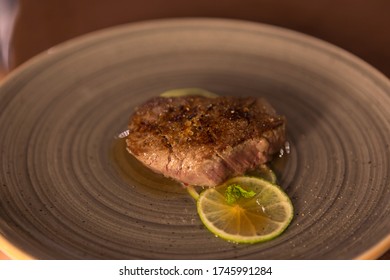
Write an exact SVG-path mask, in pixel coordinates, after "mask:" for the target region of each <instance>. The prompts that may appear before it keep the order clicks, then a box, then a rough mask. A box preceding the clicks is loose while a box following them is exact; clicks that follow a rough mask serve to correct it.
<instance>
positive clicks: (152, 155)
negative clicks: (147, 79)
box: [126, 96, 286, 187]
mask: <svg viewBox="0 0 390 280" xmlns="http://www.w3.org/2000/svg"><path fill="white" fill-rule="evenodd" d="M285 123H286V121H285V118H284V117H283V116H279V115H277V114H276V113H275V110H274V109H273V108H272V107H271V105H270V104H269V103H268V102H267V101H266V100H264V99H262V98H254V97H248V98H236V97H217V98H208V97H201V96H184V97H175V98H165V97H155V98H152V99H150V100H148V101H147V102H146V103H144V104H142V105H141V106H139V107H138V108H137V110H136V111H135V113H134V114H133V115H132V116H131V118H130V121H129V135H128V136H127V139H126V144H127V150H128V151H129V152H130V153H131V154H132V155H133V156H134V157H135V158H137V159H138V160H139V161H140V162H142V163H143V164H144V165H145V166H147V167H148V168H150V169H152V170H153V171H154V172H157V173H160V174H163V175H164V176H166V177H170V178H172V179H175V180H177V181H179V182H182V183H184V184H189V185H196V186H204V187H213V186H216V185H218V184H221V183H222V182H224V181H225V180H227V179H228V178H231V177H234V176H239V175H243V174H244V173H246V172H247V171H250V170H253V169H255V168H256V167H258V166H259V165H261V164H264V163H266V162H268V161H270V160H271V159H272V157H273V155H274V154H276V153H278V152H279V151H280V149H282V148H283V146H284V143H285V140H286V139H285Z"/></svg>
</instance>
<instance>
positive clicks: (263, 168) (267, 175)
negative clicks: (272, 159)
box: [246, 164, 277, 184]
mask: <svg viewBox="0 0 390 280" xmlns="http://www.w3.org/2000/svg"><path fill="white" fill-rule="evenodd" d="M246 175H248V176H251V177H252V176H253V177H259V178H262V179H264V180H266V181H268V182H270V183H273V184H276V182H277V179H276V175H275V172H273V171H272V169H271V168H269V167H268V165H266V164H262V165H260V166H259V167H258V168H257V169H255V170H253V171H250V172H248V173H247V174H246Z"/></svg>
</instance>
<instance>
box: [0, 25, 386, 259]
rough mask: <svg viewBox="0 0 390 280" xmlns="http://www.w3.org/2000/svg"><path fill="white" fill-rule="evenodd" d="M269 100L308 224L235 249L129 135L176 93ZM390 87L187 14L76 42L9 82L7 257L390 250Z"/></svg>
mask: <svg viewBox="0 0 390 280" xmlns="http://www.w3.org/2000/svg"><path fill="white" fill-rule="evenodd" d="M181 87H200V88H204V89H207V90H209V91H212V92H215V93H218V94H220V95H234V96H262V97H265V98H266V99H268V101H269V102H270V103H271V104H272V105H273V106H274V107H275V108H276V110H277V111H278V112H279V113H280V114H282V115H285V116H286V118H287V126H288V131H287V133H288V140H289V143H290V145H291V153H290V155H289V156H288V157H287V158H286V160H285V161H284V162H283V164H279V165H278V166H276V167H275V168H276V169H277V173H278V178H279V182H280V185H281V186H282V187H283V188H284V189H285V191H286V192H287V193H288V195H289V196H290V197H291V199H292V202H293V204H294V207H295V215H294V219H293V221H292V223H291V225H290V226H289V228H288V229H287V230H286V231H285V232H284V233H283V234H282V235H281V236H280V237H278V238H276V239H274V240H272V241H269V242H266V243H260V244H255V245H239V244H233V243H228V242H226V241H223V240H221V239H219V238H216V237H214V236H213V235H212V234H211V233H210V232H208V231H207V230H206V229H205V228H204V226H203V225H202V224H201V222H200V220H199V218H198V216H197V213H196V207H195V203H194V201H193V199H192V198H191V197H190V196H189V195H188V194H187V193H186V191H185V190H184V189H183V188H181V187H180V186H179V185H178V184H173V183H172V182H171V181H169V180H167V179H164V178H163V177H161V176H157V175H154V174H152V173H151V172H149V171H148V170H146V169H145V168H143V167H142V166H141V165H139V164H138V163H137V162H135V161H133V160H132V159H131V158H130V157H129V156H128V155H127V154H126V152H125V151H124V149H123V148H124V147H123V142H121V141H120V140H118V139H115V136H116V135H117V134H118V133H119V132H121V131H122V130H125V129H126V126H127V121H128V119H129V116H130V115H131V113H132V112H133V111H134V109H135V107H136V106H137V105H139V104H141V103H143V102H144V101H146V100H147V99H149V98H151V97H153V96H156V95H159V94H160V93H161V92H163V91H165V90H169V89H172V88H181ZM389 92H390V83H389V81H388V80H387V79H386V78H385V77H384V76H383V75H382V74H380V73H379V72H377V71H376V70H375V69H373V68H372V67H370V66H369V65H367V64H366V63H365V62H363V61H361V60H360V59H358V58H356V57H354V56H353V55H351V54H349V53H347V52H346V51H343V50H341V49H339V48H337V47H335V46H332V45H330V44H328V43H325V42H323V41H320V40H317V39H314V38H311V37H309V36H306V35H303V34H299V33H297V32H293V31H289V30H285V29H281V28H277V27H272V26H267V25H262V24H255V23H250V22H241V21H233V20H218V19H174V20H160V21H151V22H144V23H137V24H131V25H125V26H120V27H116V28H113V29H108V30H104V31H100V32H97V33H93V34H91V35H87V36H85V37H82V38H78V39H75V40H72V41H70V42H67V43H64V44H62V45H60V46H58V47H55V48H53V49H50V50H49V51H47V52H46V53H44V54H42V55H39V56H38V57H36V58H34V59H33V60H31V61H30V62H28V63H27V64H25V65H24V66H22V67H20V69H18V70H17V71H15V72H14V73H13V74H11V75H10V76H9V77H8V78H7V79H6V80H5V81H4V82H3V83H2V85H1V87H0V101H1V102H0V147H1V165H0V180H1V184H0V233H1V234H0V236H1V238H0V247H1V248H3V249H4V250H5V251H6V253H8V254H9V255H10V256H11V257H13V258H37V259H234V258H239V259H352V258H375V257H377V256H379V255H380V254H381V253H383V252H385V251H386V250H387V249H389V247H390V238H389V234H390V218H389V217H390V203H389V201H390V176H389V174H390V146H389V145H390V141H389V139H390V122H389V121H390V110H389V108H390V95H389Z"/></svg>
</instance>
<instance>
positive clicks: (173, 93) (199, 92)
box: [160, 88, 218, 98]
mask: <svg viewBox="0 0 390 280" xmlns="http://www.w3.org/2000/svg"><path fill="white" fill-rule="evenodd" d="M190 95H194V96H204V97H209V98H215V97H218V95H217V94H215V93H213V92H210V91H207V90H204V89H201V88H178V89H172V90H168V91H165V92H163V93H161V94H160V96H161V97H170V98H172V97H182V96H190Z"/></svg>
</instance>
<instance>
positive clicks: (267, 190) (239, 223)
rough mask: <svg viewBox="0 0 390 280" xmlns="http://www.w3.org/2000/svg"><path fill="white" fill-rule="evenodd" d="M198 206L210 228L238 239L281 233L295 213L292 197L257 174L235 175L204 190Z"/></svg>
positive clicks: (258, 238)
mask: <svg viewBox="0 0 390 280" xmlns="http://www.w3.org/2000/svg"><path fill="white" fill-rule="evenodd" d="M232 190H235V191H234V192H232ZM232 194H233V196H232ZM232 197H233V199H232ZM197 210H198V214H199V217H200V219H201V221H202V222H203V224H204V225H205V226H206V228H207V229H208V230H210V231H211V232H212V233H213V234H215V235H216V236H218V237H221V238H223V239H225V240H229V241H233V242H237V243H257V242H263V241H267V240H270V239H273V238H275V237H277V236H278V235H280V234H281V233H282V232H283V231H284V230H285V229H286V228H287V226H288V225H289V224H290V222H291V220H292V218H293V213H294V210H293V206H292V203H291V200H290V199H289V197H288V196H287V194H286V193H285V192H284V191H283V190H282V189H281V188H280V187H279V186H277V185H275V184H272V183H270V182H268V181H266V180H264V179H260V178H255V177H235V178H232V179H230V180H228V181H227V182H225V183H224V184H222V185H220V186H218V187H215V188H210V189H207V190H205V191H203V192H201V193H200V195H199V198H198V201H197Z"/></svg>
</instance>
